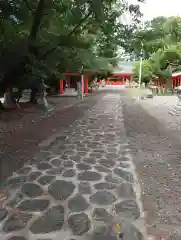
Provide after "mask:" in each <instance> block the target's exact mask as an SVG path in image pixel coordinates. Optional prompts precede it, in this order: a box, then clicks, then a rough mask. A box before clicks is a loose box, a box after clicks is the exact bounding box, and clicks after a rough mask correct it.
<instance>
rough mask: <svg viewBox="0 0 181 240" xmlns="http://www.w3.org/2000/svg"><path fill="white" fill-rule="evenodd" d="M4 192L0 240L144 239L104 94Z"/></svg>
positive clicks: (113, 114) (121, 137)
mask: <svg viewBox="0 0 181 240" xmlns="http://www.w3.org/2000/svg"><path fill="white" fill-rule="evenodd" d="M6 187H7V188H8V190H9V192H8V196H7V199H6V201H5V204H4V205H3V207H4V210H0V239H3V240H4V239H7V240H117V239H122V240H143V239H147V238H145V231H144V221H143V213H142V208H141V204H140V201H139V198H140V188H139V184H138V181H137V178H136V174H135V169H134V165H133V162H132V158H131V155H130V151H129V144H128V142H127V137H126V134H125V129H124V124H123V116H122V103H121V101H120V96H119V94H116V93H115V94H112V95H111V94H107V95H105V96H104V97H103V98H102V99H101V100H100V102H99V103H98V104H97V105H96V106H95V107H93V108H92V109H91V110H89V111H88V112H87V114H86V116H85V117H84V118H82V119H81V120H79V121H77V122H76V124H75V126H74V129H73V130H72V134H70V135H69V136H68V137H67V138H66V139H63V138H62V139H61V138H60V139H57V142H56V143H55V144H54V146H53V147H52V150H51V152H48V151H47V152H41V153H40V154H39V155H38V156H37V157H36V159H33V160H32V161H31V162H29V163H27V164H26V165H25V166H24V167H23V168H22V169H20V170H19V171H18V172H16V173H14V175H13V176H12V177H11V178H9V179H8V180H7V182H6ZM1 207H2V206H1Z"/></svg>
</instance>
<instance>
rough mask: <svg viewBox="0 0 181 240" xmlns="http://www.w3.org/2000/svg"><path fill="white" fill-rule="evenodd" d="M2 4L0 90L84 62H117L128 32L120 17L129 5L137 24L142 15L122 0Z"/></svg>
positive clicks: (11, 0)
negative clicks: (118, 48)
mask: <svg viewBox="0 0 181 240" xmlns="http://www.w3.org/2000/svg"><path fill="white" fill-rule="evenodd" d="M3 4H4V5H3ZM4 6H6V7H4ZM0 7H1V14H3V15H4V16H3V17H4V18H3V19H4V21H3V22H1V35H0V36H1V38H0V43H1V50H2V51H1V56H0V57H1V62H2V64H1V82H0V83H1V84H0V89H1V92H3V91H4V89H5V88H6V87H7V86H8V85H18V86H19V85H21V87H25V86H26V85H27V84H28V83H32V80H34V81H35V82H37V78H39V77H44V78H47V79H51V77H50V76H54V77H57V78H58V77H59V75H60V74H61V73H63V72H64V71H79V70H80V68H81V66H82V65H84V67H85V68H91V67H94V68H95V67H97V68H100V66H101V67H102V64H100V62H104V61H102V59H107V61H110V64H111V65H112V66H114V65H115V64H116V61H115V59H116V56H117V47H118V45H119V44H121V41H120V39H122V38H125V37H126V36H127V35H128V33H129V31H126V29H125V27H123V25H122V24H121V23H120V21H119V17H120V16H121V14H123V13H124V11H127V10H129V11H130V13H131V14H132V15H133V18H134V23H136V21H138V19H139V17H140V11H139V7H138V6H134V5H131V6H130V7H129V8H128V4H126V2H125V1H118V0H76V1H74V0H61V1H59V0H39V1H37V0H6V1H1V5H0ZM108 59H109V60H108ZM107 61H106V62H107ZM110 64H105V68H106V66H109V67H108V68H109V69H108V70H110Z"/></svg>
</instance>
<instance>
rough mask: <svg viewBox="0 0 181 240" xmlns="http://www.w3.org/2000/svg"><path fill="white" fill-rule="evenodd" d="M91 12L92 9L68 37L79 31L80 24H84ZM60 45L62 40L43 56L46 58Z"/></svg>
mask: <svg viewBox="0 0 181 240" xmlns="http://www.w3.org/2000/svg"><path fill="white" fill-rule="evenodd" d="M91 14H92V11H90V12H88V14H87V15H86V16H85V17H84V18H83V19H81V21H80V22H79V23H78V24H77V25H76V26H75V27H74V28H73V29H72V31H70V33H69V34H68V35H67V37H70V36H72V35H73V34H74V33H75V32H76V31H77V29H78V28H79V27H80V26H82V24H83V23H84V22H85V21H86V20H87V19H88V18H89V17H90V15H91ZM60 45H61V42H60V43H59V44H58V45H57V46H56V47H53V48H52V49H50V50H48V51H47V52H46V53H44V55H43V56H42V58H43V59H45V58H46V57H47V56H48V55H49V54H51V53H53V52H54V51H55V50H56V49H57V47H58V46H60Z"/></svg>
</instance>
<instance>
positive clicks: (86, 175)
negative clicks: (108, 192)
mask: <svg viewBox="0 0 181 240" xmlns="http://www.w3.org/2000/svg"><path fill="white" fill-rule="evenodd" d="M101 178H102V176H101V174H100V173H98V172H94V171H85V172H82V173H79V174H78V180H80V181H98V180H101Z"/></svg>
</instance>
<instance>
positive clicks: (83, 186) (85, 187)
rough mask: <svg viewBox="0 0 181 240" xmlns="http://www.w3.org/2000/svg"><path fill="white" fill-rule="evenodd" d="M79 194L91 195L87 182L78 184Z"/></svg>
mask: <svg viewBox="0 0 181 240" xmlns="http://www.w3.org/2000/svg"><path fill="white" fill-rule="evenodd" d="M78 192H79V194H92V190H91V186H90V184H89V183H88V182H80V183H79V185H78Z"/></svg>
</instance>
